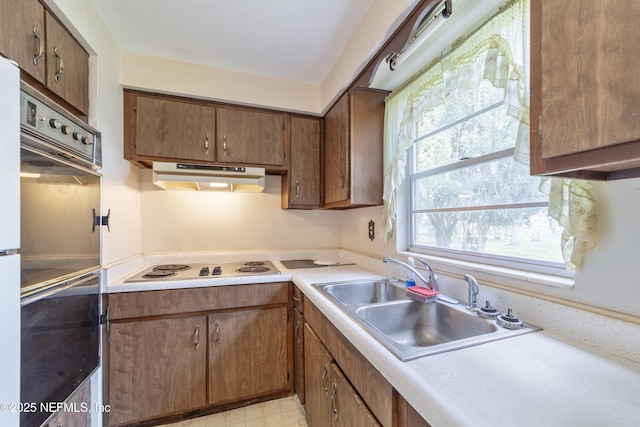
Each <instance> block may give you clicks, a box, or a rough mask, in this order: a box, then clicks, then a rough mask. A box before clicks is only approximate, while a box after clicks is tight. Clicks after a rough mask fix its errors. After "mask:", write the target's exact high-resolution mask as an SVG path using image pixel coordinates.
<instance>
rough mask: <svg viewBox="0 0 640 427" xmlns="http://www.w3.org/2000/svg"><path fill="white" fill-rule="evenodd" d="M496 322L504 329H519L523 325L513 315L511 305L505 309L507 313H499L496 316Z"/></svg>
mask: <svg viewBox="0 0 640 427" xmlns="http://www.w3.org/2000/svg"><path fill="white" fill-rule="evenodd" d="M496 323H497V324H498V325H500V326H502V327H503V328H506V329H520V328H522V327H523V326H524V323H522V320H520V319H518V317H517V316H514V315H513V309H512V308H511V307H509V308H508V309H507V314H501V315H499V316H498V317H497V319H496Z"/></svg>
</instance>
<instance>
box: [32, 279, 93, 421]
mask: <svg viewBox="0 0 640 427" xmlns="http://www.w3.org/2000/svg"><path fill="white" fill-rule="evenodd" d="M99 278H100V275H99V271H95V272H92V273H89V274H86V275H82V276H79V277H77V278H75V279H73V280H69V281H67V282H62V283H58V285H57V286H56V287H53V288H50V289H46V290H42V291H40V292H38V293H35V294H33V295H31V296H30V297H28V298H23V299H22V302H21V305H22V307H21V325H20V328H21V346H20V360H21V366H20V368H21V369H20V401H21V402H23V403H25V404H26V403H28V404H29V405H33V406H30V407H29V410H28V411H24V412H22V413H21V414H20V425H21V426H22V427H31V426H33V427H37V426H40V425H41V424H42V422H43V421H45V420H46V419H47V418H48V417H49V416H50V415H51V413H52V412H49V410H53V411H55V405H53V407H50V406H47V404H48V403H51V402H53V403H54V404H55V403H57V402H64V401H65V399H67V397H69V395H70V394H71V393H72V392H73V391H74V390H75V389H76V388H77V387H78V386H79V385H80V384H81V383H82V382H83V381H84V380H86V379H87V378H88V377H89V376H90V375H91V374H92V372H93V371H94V370H95V369H96V368H97V367H98V364H99V362H100V295H99V290H100V280H99ZM41 403H44V405H41ZM86 404H87V405H88V404H89V402H86Z"/></svg>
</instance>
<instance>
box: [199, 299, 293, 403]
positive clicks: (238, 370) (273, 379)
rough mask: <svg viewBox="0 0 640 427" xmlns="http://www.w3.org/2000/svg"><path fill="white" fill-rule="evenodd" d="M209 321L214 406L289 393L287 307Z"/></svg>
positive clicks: (217, 316) (226, 314)
mask: <svg viewBox="0 0 640 427" xmlns="http://www.w3.org/2000/svg"><path fill="white" fill-rule="evenodd" d="M208 317H209V319H208V322H209V339H208V345H209V363H208V366H209V402H208V403H209V404H210V405H211V404H222V403H229V402H234V401H238V400H244V399H249V398H254V397H257V396H261V395H264V394H268V393H272V392H274V391H281V390H286V389H287V387H288V383H289V379H288V376H289V372H288V366H287V307H275V308H263V309H254V310H239V311H231V312H224V313H220V314H211V315H209V316H208Z"/></svg>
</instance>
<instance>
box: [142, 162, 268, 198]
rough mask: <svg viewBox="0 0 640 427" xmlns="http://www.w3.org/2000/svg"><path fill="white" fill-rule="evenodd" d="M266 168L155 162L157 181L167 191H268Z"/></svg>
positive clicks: (154, 181) (154, 169)
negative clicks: (266, 189) (266, 186)
mask: <svg viewBox="0 0 640 427" xmlns="http://www.w3.org/2000/svg"><path fill="white" fill-rule="evenodd" d="M264 176H265V171H264V168H249V167H242V166H218V165H200V164H190V163H173V162H153V183H154V184H155V185H157V186H158V187H160V188H164V189H165V190H198V191H245V192H254V193H259V192H262V191H264V184H265V177H264Z"/></svg>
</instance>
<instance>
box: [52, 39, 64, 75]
mask: <svg viewBox="0 0 640 427" xmlns="http://www.w3.org/2000/svg"><path fill="white" fill-rule="evenodd" d="M53 53H54V54H55V55H56V60H57V70H56V74H55V75H54V76H53V78H54V79H55V81H56V82H57V81H60V76H61V75H62V72H63V71H64V61H63V60H62V57H61V56H60V52H58V48H57V47H54V48H53Z"/></svg>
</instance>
